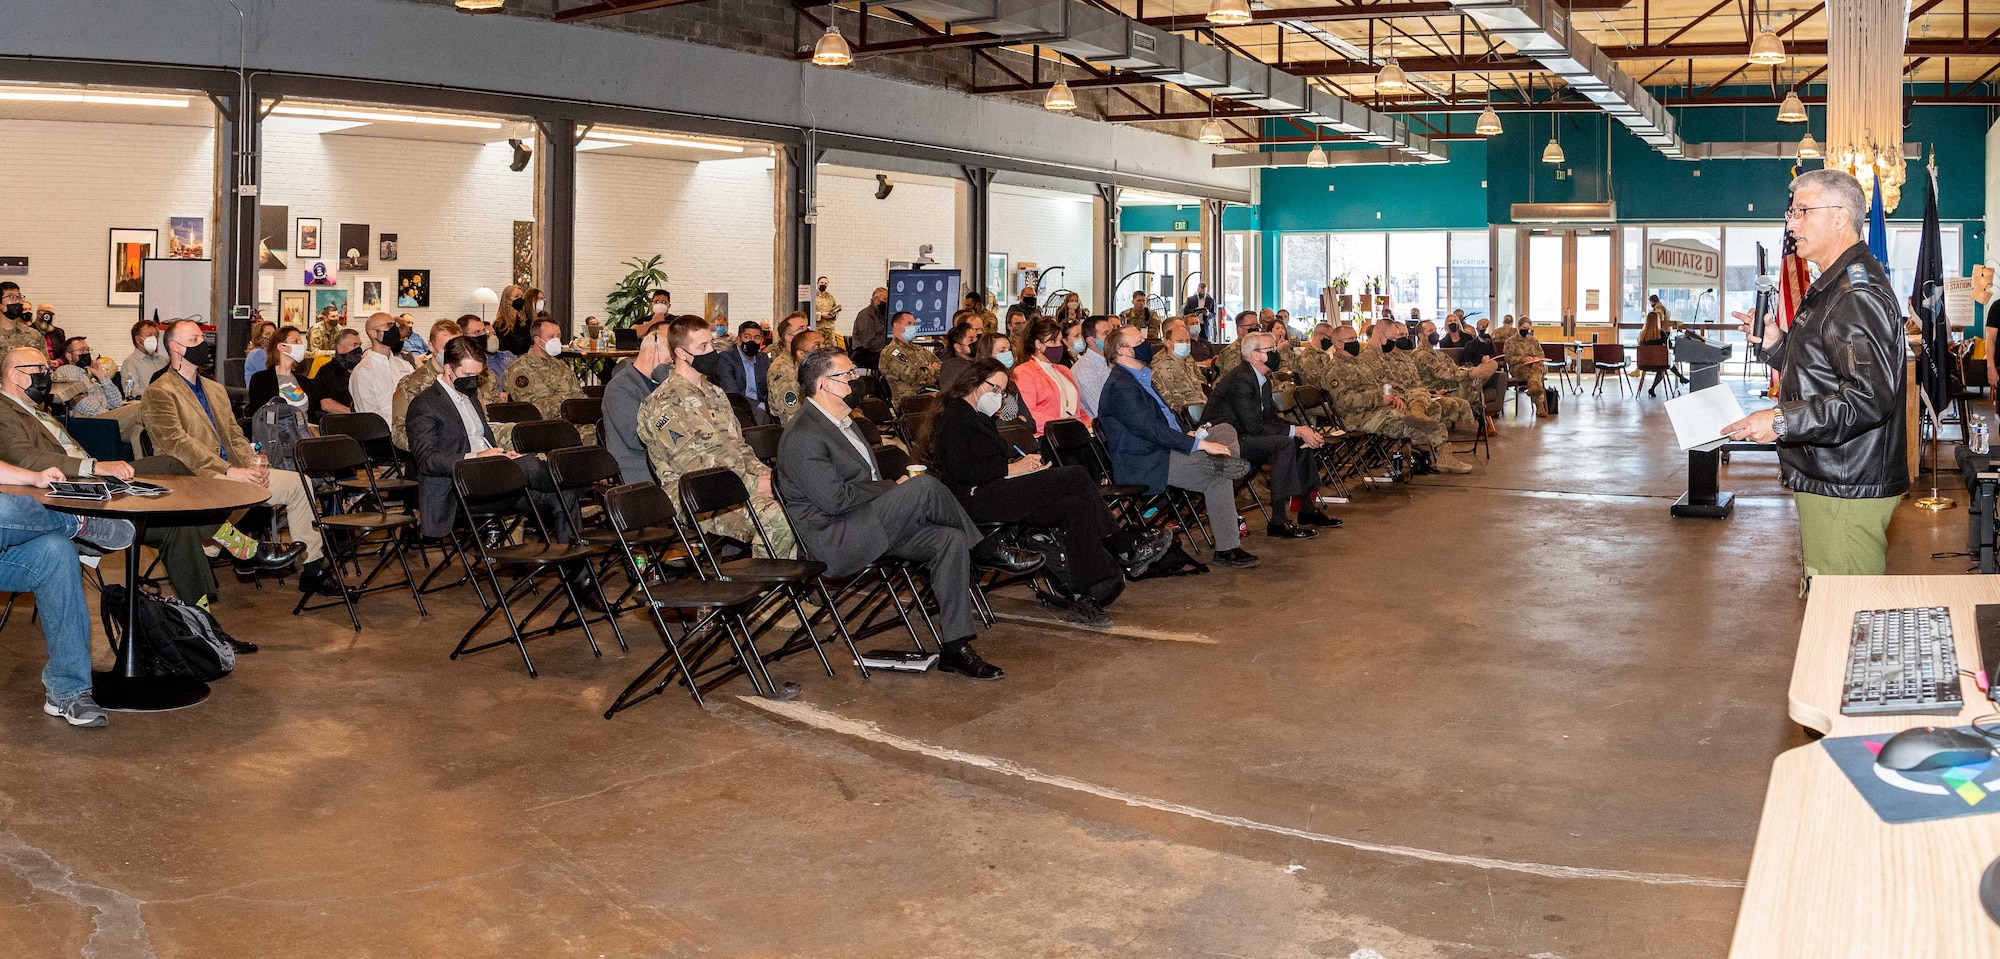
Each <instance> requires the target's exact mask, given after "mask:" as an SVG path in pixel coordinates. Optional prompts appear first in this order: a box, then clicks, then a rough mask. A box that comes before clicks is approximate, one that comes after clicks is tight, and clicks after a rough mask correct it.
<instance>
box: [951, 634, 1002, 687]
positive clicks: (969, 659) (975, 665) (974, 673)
mask: <svg viewBox="0 0 2000 959" xmlns="http://www.w3.org/2000/svg"><path fill="white" fill-rule="evenodd" d="M938 672H941V673H957V674H959V675H961V676H964V677H966V678H967V679H981V680H994V679H999V678H1000V677H1002V676H1005V675H1007V674H1006V672H1004V671H1002V670H1001V669H1000V667H998V666H995V665H993V664H992V663H989V662H987V661H986V660H983V659H980V658H979V654H978V653H976V652H973V650H972V644H970V643H956V644H953V645H951V646H946V647H945V649H944V652H943V654H941V655H940V656H938Z"/></svg>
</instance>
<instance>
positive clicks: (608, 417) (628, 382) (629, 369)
mask: <svg viewBox="0 0 2000 959" xmlns="http://www.w3.org/2000/svg"><path fill="white" fill-rule="evenodd" d="M666 334H667V328H666V327H664V326H655V327H653V332H651V333H648V334H646V336H645V338H644V339H641V340H640V341H639V355H638V356H635V357H633V358H631V359H629V360H619V361H618V366H617V368H616V369H613V370H612V371H611V379H610V380H609V381H608V382H606V383H605V384H604V430H603V433H602V435H600V436H599V437H598V440H599V442H601V443H602V444H603V445H604V448H605V449H606V450H608V451H610V453H611V457H612V458H613V459H615V460H617V461H618V477H619V479H620V480H621V481H622V482H626V483H650V482H652V480H653V474H652V471H651V470H650V469H649V468H648V466H647V464H646V444H645V443H643V442H641V441H640V440H639V406H640V404H642V403H644V402H646V397H648V396H651V395H653V391H654V390H656V389H658V388H659V386H660V384H661V383H664V382H666V378H667V375H668V374H669V373H670V372H671V371H672V369H673V367H672V365H671V364H672V363H673V353H672V352H671V351H670V350H668V349H667V335H666Z"/></svg>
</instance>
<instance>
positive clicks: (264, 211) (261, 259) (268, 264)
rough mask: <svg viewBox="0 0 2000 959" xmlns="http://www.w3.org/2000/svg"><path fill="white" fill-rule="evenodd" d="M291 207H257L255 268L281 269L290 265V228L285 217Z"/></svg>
mask: <svg viewBox="0 0 2000 959" xmlns="http://www.w3.org/2000/svg"><path fill="white" fill-rule="evenodd" d="M291 212H292V208H291V207H288V206H260V207H258V208H257V269H260V270H282V269H285V268H286V267H289V266H291V265H292V259H291V257H290V256H289V255H288V254H289V251H290V250H291V248H292V230H291V226H290V224H289V223H288V222H287V218H288V217H290V216H291Z"/></svg>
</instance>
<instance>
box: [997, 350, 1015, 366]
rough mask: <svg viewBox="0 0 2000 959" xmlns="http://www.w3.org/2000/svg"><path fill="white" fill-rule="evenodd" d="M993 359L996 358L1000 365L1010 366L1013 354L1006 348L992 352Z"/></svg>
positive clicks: (1012, 362)
mask: <svg viewBox="0 0 2000 959" xmlns="http://www.w3.org/2000/svg"><path fill="white" fill-rule="evenodd" d="M993 359H995V360H997V361H998V362H999V363H1000V365H1001V366H1005V367H1010V368H1011V367H1012V366H1013V365H1014V354H1013V353H1011V352H1009V351H1007V350H1001V351H1000V352H998V353H995V354H993Z"/></svg>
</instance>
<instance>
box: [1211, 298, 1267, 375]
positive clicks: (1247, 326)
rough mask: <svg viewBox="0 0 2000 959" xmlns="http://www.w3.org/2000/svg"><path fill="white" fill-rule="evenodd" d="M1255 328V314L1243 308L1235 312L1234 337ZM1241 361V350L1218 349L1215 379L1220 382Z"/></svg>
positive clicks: (1241, 335) (1252, 330)
mask: <svg viewBox="0 0 2000 959" xmlns="http://www.w3.org/2000/svg"><path fill="white" fill-rule="evenodd" d="M1256 329H1257V314H1255V313H1252V312H1250V311H1249V310H1244V311H1243V312H1241V313H1238V314H1236V339H1238V340H1240V339H1242V338H1243V336H1244V334H1246V333H1251V332H1254V331H1255V330H1256ZM1231 342H1232V343H1234V342H1235V341H1234V340H1232V341H1231ZM1218 345H1219V344H1218ZM1241 362H1243V351H1242V350H1236V349H1226V348H1224V349H1219V350H1218V351H1217V352H1216V354H1215V379H1216V381H1217V382H1220V381H1221V380H1222V378H1223V377H1224V376H1227V375H1228V374H1229V371H1230V370H1233V369H1235V368H1236V364H1238V363H1241Z"/></svg>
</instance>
